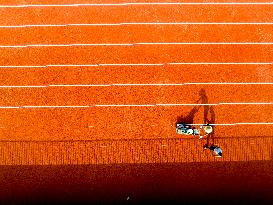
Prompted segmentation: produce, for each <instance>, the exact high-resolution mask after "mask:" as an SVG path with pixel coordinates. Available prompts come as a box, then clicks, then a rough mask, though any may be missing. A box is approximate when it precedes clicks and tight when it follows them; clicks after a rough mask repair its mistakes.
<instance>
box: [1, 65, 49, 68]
mask: <svg viewBox="0 0 273 205" xmlns="http://www.w3.org/2000/svg"><path fill="white" fill-rule="evenodd" d="M0 68H46V66H43V65H35V66H33V65H30V66H28V65H14V66H9V65H4V66H0Z"/></svg>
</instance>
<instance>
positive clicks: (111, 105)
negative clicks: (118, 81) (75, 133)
mask: <svg viewBox="0 0 273 205" xmlns="http://www.w3.org/2000/svg"><path fill="white" fill-rule="evenodd" d="M238 104H240V105H249V104H251V105H261V104H265V105H269V104H270V105H271V104H273V103H272V102H271V103H259V102H258V103H236V102H234V103H214V104H186V103H185V104H100V105H99V104H97V105H76V106H73V105H63V106H61V105H58V106H49V105H44V106H39V105H37V106H31V105H26V106H0V108H1V109H9V108H13V109H15V108H16V109H19V108H33V109H35V108H36V109H39V108H91V107H154V106H220V105H238Z"/></svg>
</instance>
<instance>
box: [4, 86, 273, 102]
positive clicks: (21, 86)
mask: <svg viewBox="0 0 273 205" xmlns="http://www.w3.org/2000/svg"><path fill="white" fill-rule="evenodd" d="M185 85H273V83H224V82H223V83H180V84H56V85H0V88H47V87H110V86H185ZM226 104H228V103H226Z"/></svg>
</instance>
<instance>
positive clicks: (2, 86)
mask: <svg viewBox="0 0 273 205" xmlns="http://www.w3.org/2000/svg"><path fill="white" fill-rule="evenodd" d="M46 87H48V86H46V85H9V86H6V85H1V86H0V88H46Z"/></svg>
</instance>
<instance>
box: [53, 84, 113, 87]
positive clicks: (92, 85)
mask: <svg viewBox="0 0 273 205" xmlns="http://www.w3.org/2000/svg"><path fill="white" fill-rule="evenodd" d="M109 86H111V85H91V84H90V85H79V84H78V85H48V87H109Z"/></svg>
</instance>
